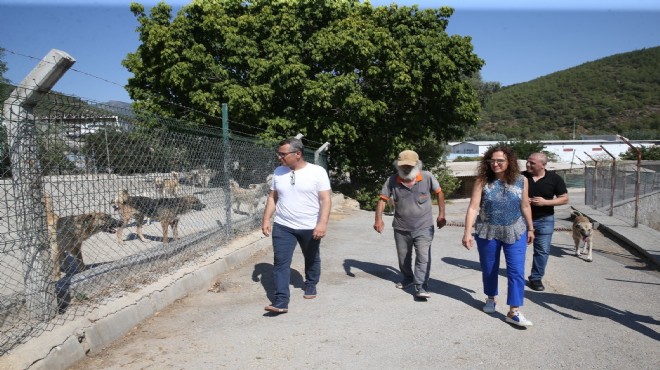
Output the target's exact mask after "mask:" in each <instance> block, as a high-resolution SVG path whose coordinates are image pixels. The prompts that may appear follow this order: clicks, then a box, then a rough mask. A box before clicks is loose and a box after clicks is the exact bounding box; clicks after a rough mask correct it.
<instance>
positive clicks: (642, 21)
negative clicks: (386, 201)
mask: <svg viewBox="0 0 660 370" xmlns="http://www.w3.org/2000/svg"><path fill="white" fill-rule="evenodd" d="M137 2H140V3H142V4H144V5H145V6H151V5H153V4H155V3H156V2H155V1H139V0H138V1H137ZM166 2H167V3H168V4H170V5H172V6H174V7H175V8H178V7H180V6H181V5H182V4H187V3H189V1H181V0H176V1H166ZM371 3H372V5H389V4H390V3H397V4H399V5H411V4H419V5H420V6H421V7H439V6H443V5H448V6H452V7H454V8H455V9H456V11H455V13H454V15H453V16H452V17H451V18H450V20H449V27H448V33H450V34H459V35H463V36H470V37H472V43H473V45H474V49H475V52H476V53H477V55H479V56H480V57H481V58H482V59H484V60H485V61H486V65H485V66H484V68H483V69H482V71H481V73H482V77H483V79H484V80H485V81H497V82H500V83H501V84H502V85H504V86H507V85H511V84H515V83H521V82H526V81H530V80H533V79H535V78H537V77H541V76H544V75H547V74H550V73H553V72H557V71H561V70H564V69H567V68H570V67H574V66H577V65H580V64H583V63H586V62H589V61H593V60H597V59H600V58H603V57H606V56H610V55H613V54H618V53H623V52H628V51H632V50H638V49H642V48H650V47H654V46H660V1H658V0H628V1H621V0H617V1H613V0H572V1H567V0H554V1H548V0H498V1H495V0H493V1H487V0H446V1H423V0H422V1H408V0H400V1H395V0H384V1H382V0H372V1H371ZM492 3H496V4H492ZM129 4H130V1H124V0H66V1H65V0H0V46H1V47H3V48H5V49H7V51H6V52H5V58H4V60H5V61H6V62H7V65H8V68H9V71H8V72H7V74H6V75H5V77H7V78H9V79H10V80H11V81H12V82H14V83H19V82H20V81H21V80H22V79H23V78H24V77H25V75H27V74H28V73H29V72H30V71H31V70H32V68H34V66H36V65H37V63H38V60H39V59H41V58H43V57H44V56H45V55H46V54H47V53H48V51H49V50H51V49H53V48H55V49H59V50H62V51H65V52H67V53H68V54H70V55H71V56H72V57H73V58H75V59H76V63H75V64H74V65H73V67H72V70H70V71H69V72H67V73H66V75H65V76H64V77H63V78H62V79H61V80H60V81H59V82H58V83H57V84H56V85H55V90H57V91H60V92H63V93H66V94H70V95H75V96H79V97H82V98H84V99H89V100H94V101H99V102H106V101H110V100H119V101H125V102H128V101H130V98H129V97H128V93H127V92H126V91H125V90H124V88H123V86H124V85H125V84H126V83H127V80H128V78H129V77H130V76H131V75H130V73H129V72H128V71H126V69H125V68H124V67H122V65H121V61H122V60H123V59H124V58H125V57H126V55H127V54H128V53H129V52H134V51H135V50H136V49H137V47H138V45H139V40H138V34H137V33H136V32H135V28H136V27H137V25H138V24H137V21H136V19H135V17H134V16H133V14H132V13H131V12H130V10H129Z"/></svg>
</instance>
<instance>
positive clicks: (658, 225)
mask: <svg viewBox="0 0 660 370" xmlns="http://www.w3.org/2000/svg"><path fill="white" fill-rule="evenodd" d="M658 209H660V191H657V192H655V193H651V194H647V195H644V196H640V197H639V209H638V211H637V215H638V220H639V223H640V224H642V225H645V226H648V227H650V228H652V229H655V230H658V231H660V214H658ZM599 211H602V212H603V213H605V214H609V212H610V208H609V206H608V207H604V208H600V209H599ZM613 216H614V217H616V218H618V219H622V220H626V221H629V223H630V224H631V225H633V224H634V222H635V199H634V198H633V199H627V200H624V201H621V202H618V203H615V204H614V210H613Z"/></svg>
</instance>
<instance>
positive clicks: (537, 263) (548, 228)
mask: <svg viewBox="0 0 660 370" xmlns="http://www.w3.org/2000/svg"><path fill="white" fill-rule="evenodd" d="M554 229H555V216H554V215H550V216H545V217H540V218H537V219H535V220H534V258H533V262H532V273H531V274H530V275H529V280H541V279H543V275H545V267H546V266H547V265H548V257H549V256H550V245H551V243H552V232H553V231H554Z"/></svg>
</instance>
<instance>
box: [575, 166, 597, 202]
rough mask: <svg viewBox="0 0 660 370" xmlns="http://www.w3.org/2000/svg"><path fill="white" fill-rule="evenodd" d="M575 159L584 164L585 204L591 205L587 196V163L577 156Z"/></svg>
mask: <svg viewBox="0 0 660 370" xmlns="http://www.w3.org/2000/svg"><path fill="white" fill-rule="evenodd" d="M575 158H577V159H578V161H580V162H582V164H583V165H584V190H585V191H584V204H589V202H587V194H588V193H589V188H588V187H587V163H586V162H585V161H583V160H582V158H580V157H578V156H577V155H576V156H575ZM592 191H593V189H592Z"/></svg>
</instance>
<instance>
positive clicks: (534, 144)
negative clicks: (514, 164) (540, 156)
mask: <svg viewBox="0 0 660 370" xmlns="http://www.w3.org/2000/svg"><path fill="white" fill-rule="evenodd" d="M493 146H508V147H510V148H511V149H513V151H514V152H515V153H516V155H517V156H518V159H527V157H529V155H530V154H532V153H536V152H542V151H543V148H545V145H543V143H541V142H540V141H527V140H515V141H509V142H507V141H501V142H499V143H497V144H495V145H493ZM545 153H546V155H548V152H545ZM548 160H550V158H548Z"/></svg>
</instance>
